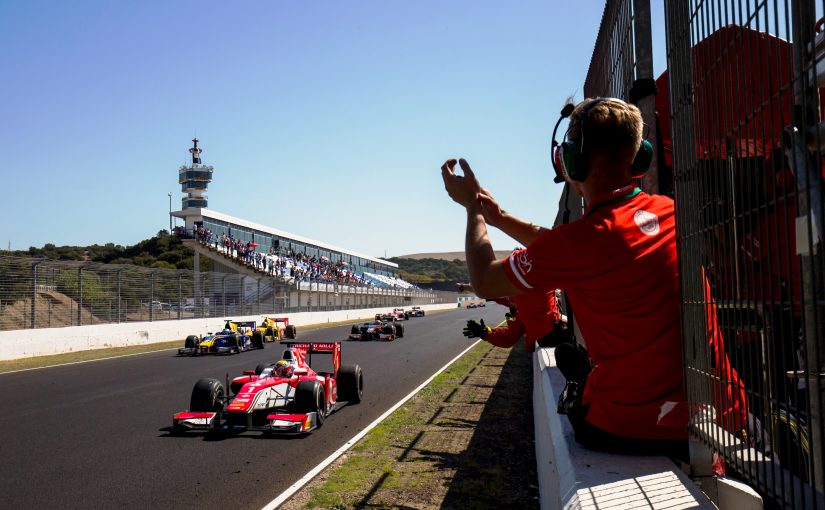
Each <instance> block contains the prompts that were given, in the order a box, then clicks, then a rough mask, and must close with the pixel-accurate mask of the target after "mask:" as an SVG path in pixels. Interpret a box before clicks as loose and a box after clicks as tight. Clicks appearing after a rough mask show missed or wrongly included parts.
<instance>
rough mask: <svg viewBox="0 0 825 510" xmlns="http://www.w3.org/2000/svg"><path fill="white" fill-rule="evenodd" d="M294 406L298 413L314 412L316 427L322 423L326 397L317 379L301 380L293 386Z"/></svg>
mask: <svg viewBox="0 0 825 510" xmlns="http://www.w3.org/2000/svg"><path fill="white" fill-rule="evenodd" d="M295 407H296V408H297V410H298V412H299V413H316V414H317V416H318V427H319V428H320V427H321V425H323V424H324V418H326V414H327V399H326V392H325V391H324V387H323V386H322V385H321V383H320V382H318V381H301V382H299V383H298V387H297V388H295Z"/></svg>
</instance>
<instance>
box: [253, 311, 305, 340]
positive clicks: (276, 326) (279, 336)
mask: <svg viewBox="0 0 825 510" xmlns="http://www.w3.org/2000/svg"><path fill="white" fill-rule="evenodd" d="M297 334H298V330H297V328H296V327H295V326H294V325H290V324H289V319H288V318H286V317H274V318H272V319H270V318H269V317H266V316H265V317H264V320H263V321H262V322H261V323H260V324H259V325H258V327H257V328H255V331H253V332H252V337H253V340H254V339H255V337H256V336H258V335H260V336H261V338H262V339H263V341H264V342H275V341H281V340H283V339H284V338H288V339H290V340H294V339H295V337H296V336H297Z"/></svg>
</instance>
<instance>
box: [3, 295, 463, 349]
mask: <svg viewBox="0 0 825 510" xmlns="http://www.w3.org/2000/svg"><path fill="white" fill-rule="evenodd" d="M453 308H456V304H455V303H442V304H434V305H421V309H422V310H424V311H435V310H448V309H453ZM391 309H392V308H391V307H390V308H387V307H380V308H365V309H361V310H337V311H332V312H300V313H289V314H272V315H270V317H288V318H289V323H290V324H294V325H295V326H296V327H298V337H299V339H300V338H301V336H302V335H301V329H300V328H301V326H308V325H311V324H326V323H330V322H342V321H350V320H360V319H372V318H374V317H375V314H377V313H383V312H388V311H390V310H391ZM262 317H263V316H262V315H247V316H244V317H232V319H233V320H238V321H256V322H260V321H261V319H262ZM225 320H226V318H224V317H220V318H204V319H186V320H180V321H155V322H124V323H120V324H97V325H91V326H74V327H66V328H44V329H20V330H12V331H0V361H6V360H13V359H21V358H31V357H34V356H49V355H53V354H63V353H67V352H75V351H86V350H90V349H103V348H107V347H126V346H130V345H145V344H153V343H159V342H168V341H171V340H181V346H182V345H183V343H182V341H183V339H184V338H185V337H186V336H187V335H203V334H206V333H209V332H214V331H219V330H221V329H223V325H224V322H225ZM308 339H312V340H343V338H309V337H308Z"/></svg>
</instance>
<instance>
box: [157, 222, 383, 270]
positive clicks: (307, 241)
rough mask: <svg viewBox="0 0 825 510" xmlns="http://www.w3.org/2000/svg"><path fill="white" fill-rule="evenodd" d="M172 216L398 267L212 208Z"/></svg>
mask: <svg viewBox="0 0 825 510" xmlns="http://www.w3.org/2000/svg"><path fill="white" fill-rule="evenodd" d="M172 216H175V217H177V218H184V219H187V218H188V219H189V220H190V221H191V220H192V219H193V218H195V217H203V218H211V219H213V220H218V221H225V222H227V223H231V224H233V225H238V226H240V227H245V228H248V229H252V230H257V231H259V232H264V233H267V234H272V235H276V236H280V237H284V238H287V239H291V240H293V241H298V242H300V243H305V244H311V245H314V246H317V247H319V248H323V249H325V250H330V251H337V252H340V253H346V254H347V255H353V256H356V257H361V258H364V259H367V260H371V261H373V262H379V263H381V264H386V265H388V266H390V267H394V268H396V269H397V268H398V264H396V263H394V262H390V261H388V260H384V259H380V258H376V257H370V256H369V255H364V254H363V253H359V252H356V251H353V250H347V249H345V248H340V247H338V246H335V245H332V244H329V243H324V242H321V241H316V240H314V239H310V238H308V237H304V236H299V235H297V234H292V233H290V232H286V231H284V230H279V229H277V228H273V227H267V226H266V225H261V224H260V223H255V222H252V221H247V220H243V219H241V218H236V217H234V216H230V215H228V214H223V213H220V212H217V211H213V210H211V209H195V208H188V209H184V210H182V211H174V212H173V213H172Z"/></svg>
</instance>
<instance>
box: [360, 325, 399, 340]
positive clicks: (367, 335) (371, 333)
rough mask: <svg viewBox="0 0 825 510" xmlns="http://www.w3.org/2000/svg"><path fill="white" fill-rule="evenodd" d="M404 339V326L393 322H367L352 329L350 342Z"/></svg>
mask: <svg viewBox="0 0 825 510" xmlns="http://www.w3.org/2000/svg"><path fill="white" fill-rule="evenodd" d="M403 337H404V326H403V325H401V324H394V323H392V322H382V321H376V322H365V323H363V324H361V325H360V326H359V325H355V326H353V327H352V329H350V333H349V339H350V340H395V339H396V338H403Z"/></svg>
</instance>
